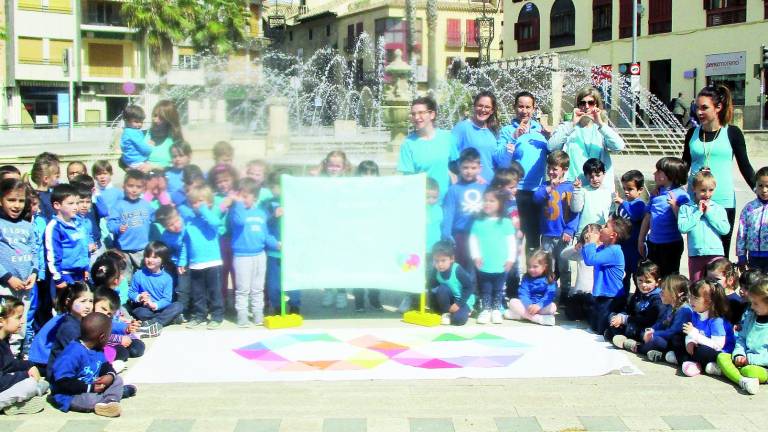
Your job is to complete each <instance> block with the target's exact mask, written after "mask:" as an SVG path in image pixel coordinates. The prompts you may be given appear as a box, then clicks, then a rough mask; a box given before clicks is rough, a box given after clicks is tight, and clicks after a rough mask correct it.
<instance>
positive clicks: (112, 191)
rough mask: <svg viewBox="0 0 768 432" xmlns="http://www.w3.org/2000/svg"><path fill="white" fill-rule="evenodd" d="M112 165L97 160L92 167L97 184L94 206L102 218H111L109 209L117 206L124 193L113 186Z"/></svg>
mask: <svg viewBox="0 0 768 432" xmlns="http://www.w3.org/2000/svg"><path fill="white" fill-rule="evenodd" d="M112 174H113V173H112V164H111V163H109V161H108V160H97V161H96V162H94V163H93V166H92V167H91V175H92V176H93V179H94V181H95V182H96V189H95V190H94V192H93V197H94V204H95V205H96V209H97V210H98V211H99V217H100V218H106V217H107V216H109V209H110V208H112V207H113V206H114V205H115V204H117V200H119V199H120V198H121V197H122V195H123V191H121V190H120V189H118V188H116V187H115V186H114V185H112Z"/></svg>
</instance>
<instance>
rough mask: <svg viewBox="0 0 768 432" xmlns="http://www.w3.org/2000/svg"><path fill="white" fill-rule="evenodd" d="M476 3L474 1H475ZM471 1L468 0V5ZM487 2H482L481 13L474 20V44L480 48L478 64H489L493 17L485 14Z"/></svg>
mask: <svg viewBox="0 0 768 432" xmlns="http://www.w3.org/2000/svg"><path fill="white" fill-rule="evenodd" d="M475 1H476V0H475ZM472 2H473V0H470V4H471V3H472ZM486 4H487V2H486V1H485V0H483V13H482V15H480V16H479V17H477V18H475V42H477V46H478V47H479V48H480V56H479V58H478V63H479V64H484V63H490V61H491V42H492V41H493V27H494V26H493V17H492V16H488V15H487V14H486V12H485V8H486Z"/></svg>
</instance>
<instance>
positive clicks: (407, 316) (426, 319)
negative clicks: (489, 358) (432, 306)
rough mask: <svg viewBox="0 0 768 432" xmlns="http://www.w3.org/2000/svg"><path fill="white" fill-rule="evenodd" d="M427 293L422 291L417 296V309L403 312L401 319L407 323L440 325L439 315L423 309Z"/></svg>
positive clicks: (430, 325) (425, 325)
mask: <svg viewBox="0 0 768 432" xmlns="http://www.w3.org/2000/svg"><path fill="white" fill-rule="evenodd" d="M426 303H427V295H426V293H424V292H423V291H422V292H421V295H420V296H419V310H417V311H409V312H406V313H404V314H403V321H404V322H407V323H408V324H415V325H420V326H424V327H435V326H439V325H440V315H438V314H434V313H428V312H426V311H425V309H426Z"/></svg>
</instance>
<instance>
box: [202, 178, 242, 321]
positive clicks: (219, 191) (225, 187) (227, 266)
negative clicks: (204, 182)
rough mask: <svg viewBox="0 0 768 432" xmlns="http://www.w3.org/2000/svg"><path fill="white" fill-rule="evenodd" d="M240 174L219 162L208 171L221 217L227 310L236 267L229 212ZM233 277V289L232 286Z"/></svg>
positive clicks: (215, 207) (231, 300)
mask: <svg viewBox="0 0 768 432" xmlns="http://www.w3.org/2000/svg"><path fill="white" fill-rule="evenodd" d="M238 181H239V176H238V174H237V170H236V169H235V168H234V167H233V166H232V165H228V164H218V165H216V166H214V167H213V168H211V170H210V171H209V172H208V183H209V185H210V186H211V189H212V190H213V191H215V194H214V195H213V207H212V208H211V210H213V214H214V216H215V217H216V218H217V219H219V247H220V249H221V260H222V263H223V265H222V267H221V277H222V279H221V295H222V298H224V304H225V306H226V308H227V310H230V309H231V308H232V307H233V306H234V287H235V278H236V277H237V275H236V274H235V268H234V266H233V264H232V263H233V255H232V236H231V235H230V233H229V231H228V229H227V228H228V227H227V223H226V221H227V213H228V212H229V208H230V207H231V206H232V203H233V202H234V199H235V197H236V196H237V190H238V187H239V186H238ZM230 277H231V279H232V284H231V286H232V290H230V289H229V287H230V283H229V282H230Z"/></svg>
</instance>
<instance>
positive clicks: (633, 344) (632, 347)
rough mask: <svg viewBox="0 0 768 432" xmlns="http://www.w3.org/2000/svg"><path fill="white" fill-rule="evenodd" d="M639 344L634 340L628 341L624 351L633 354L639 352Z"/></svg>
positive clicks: (625, 343) (625, 342)
mask: <svg viewBox="0 0 768 432" xmlns="http://www.w3.org/2000/svg"><path fill="white" fill-rule="evenodd" d="M637 346H638V343H637V341H636V340H634V339H627V340H625V341H624V349H625V350H627V351H631V352H633V353H636V352H637Z"/></svg>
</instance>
